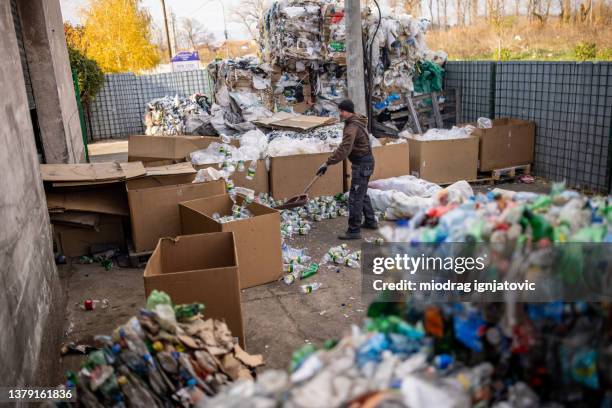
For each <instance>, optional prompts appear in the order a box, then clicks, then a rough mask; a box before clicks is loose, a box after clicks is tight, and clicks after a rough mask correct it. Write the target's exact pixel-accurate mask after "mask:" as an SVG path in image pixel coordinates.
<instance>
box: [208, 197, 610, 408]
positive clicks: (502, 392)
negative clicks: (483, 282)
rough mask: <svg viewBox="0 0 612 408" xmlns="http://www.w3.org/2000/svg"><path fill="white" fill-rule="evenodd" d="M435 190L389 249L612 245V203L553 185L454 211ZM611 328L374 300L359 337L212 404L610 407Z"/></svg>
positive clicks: (539, 313) (522, 311) (506, 306)
mask: <svg viewBox="0 0 612 408" xmlns="http://www.w3.org/2000/svg"><path fill="white" fill-rule="evenodd" d="M420 187H421V189H422V191H426V190H427V189H428V186H426V185H422V186H420ZM430 190H431V191H430V192H431V194H432V195H437V196H438V200H437V201H435V202H432V203H430V205H429V206H427V207H425V208H423V209H422V211H420V212H418V213H417V214H415V215H414V216H413V217H412V218H411V219H410V220H408V221H407V222H406V221H402V222H401V223H400V224H399V225H398V226H396V227H388V228H387V227H383V228H382V229H381V232H383V235H386V238H387V239H388V240H389V241H391V242H394V241H400V242H402V241H403V242H474V241H476V242H478V241H484V242H498V243H502V242H511V241H517V240H518V241H531V242H533V243H535V244H536V247H538V248H542V247H545V246H546V245H550V244H551V243H563V242H603V243H612V230H611V229H610V226H611V225H612V197H586V196H584V195H581V194H579V193H577V192H574V191H567V190H564V188H563V186H561V185H555V186H553V189H552V191H551V193H550V194H536V193H526V192H518V193H515V192H509V191H505V190H494V191H492V192H490V193H488V194H478V195H476V196H474V195H472V196H470V197H468V198H465V199H456V200H455V201H454V202H450V201H447V200H445V199H444V195H445V194H446V193H445V190H444V189H433V188H430ZM532 272H534V271H532ZM610 327H612V308H611V306H610V304H609V303H597V302H585V301H582V302H563V301H555V302H548V303H516V302H513V301H512V300H508V301H506V302H497V303H492V302H488V303H451V302H446V303H445V302H438V303H424V302H417V301H414V300H410V299H409V298H406V301H405V302H403V303H376V302H375V303H372V304H371V305H370V308H369V310H368V318H367V319H366V320H365V321H364V324H363V328H362V329H358V328H357V327H353V328H352V330H351V332H350V334H348V335H346V336H344V337H343V338H341V339H340V340H339V341H336V340H330V341H328V342H326V343H325V344H324V345H323V346H322V347H321V348H319V349H317V348H316V347H315V346H314V345H312V344H309V345H306V346H304V347H303V348H301V349H299V350H297V351H296V352H295V353H294V355H293V358H292V362H291V367H290V370H289V372H288V373H287V372H284V371H273V370H271V371H265V372H263V373H260V375H259V376H258V379H257V381H255V382H253V381H240V382H239V383H237V384H234V385H233V386H232V387H230V388H229V389H228V390H226V391H224V392H222V393H220V394H218V395H217V396H215V397H214V398H213V399H212V400H211V401H209V405H210V406H213V407H221V406H223V407H238V406H244V404H245V401H247V402H246V404H247V406H256V405H253V404H255V401H256V402H257V404H260V405H257V406H275V405H289V406H296V407H302V406H304V407H305V406H326V407H340V406H377V407H380V406H393V407H422V406H432V407H433V406H436V407H437V406H444V407H457V408H460V407H485V406H492V407H495V408H510V407H562V406H584V407H587V406H597V407H600V406H607V405H608V404H610V402H611V401H612V392H611V391H610V390H611V389H612V364H611V363H612V331H611V330H610ZM251 403H252V404H251ZM249 404H251V405H249Z"/></svg>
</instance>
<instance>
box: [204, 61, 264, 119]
mask: <svg viewBox="0 0 612 408" xmlns="http://www.w3.org/2000/svg"><path fill="white" fill-rule="evenodd" d="M208 74H209V75H210V78H211V79H212V81H213V84H214V88H215V90H216V93H219V92H223V91H222V90H223V89H224V88H225V89H227V91H228V92H229V93H233V92H239V93H250V94H254V95H256V97H257V100H258V101H259V103H260V104H261V105H262V106H264V107H265V108H267V109H271V108H272V86H271V69H270V66H269V65H268V64H261V63H260V62H259V60H258V59H257V58H255V57H245V58H237V59H234V60H220V61H215V62H212V63H210V64H209V65H208Z"/></svg>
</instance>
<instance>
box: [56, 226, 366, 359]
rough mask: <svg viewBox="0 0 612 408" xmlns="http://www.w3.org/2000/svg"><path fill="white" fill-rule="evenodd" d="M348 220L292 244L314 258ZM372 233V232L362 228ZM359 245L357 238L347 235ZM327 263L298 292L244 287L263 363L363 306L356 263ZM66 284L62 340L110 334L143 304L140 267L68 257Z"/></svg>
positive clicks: (337, 330) (314, 338) (247, 316)
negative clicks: (100, 303) (308, 287)
mask: <svg viewBox="0 0 612 408" xmlns="http://www.w3.org/2000/svg"><path fill="white" fill-rule="evenodd" d="M345 227H346V218H338V219H335V220H327V221H323V222H320V223H315V224H314V227H313V230H312V231H311V233H310V234H309V235H308V236H302V237H297V238H294V239H292V240H291V241H290V245H292V246H294V247H297V248H303V247H307V248H308V249H309V253H310V254H311V256H312V257H313V261H314V262H318V261H319V260H320V259H321V258H322V257H323V255H324V254H325V252H326V251H327V250H328V249H329V248H330V247H331V246H334V245H338V244H339V241H338V240H337V239H336V235H337V234H338V233H339V232H341V231H342V230H343V229H344V228H345ZM364 236H365V237H368V238H373V237H375V236H376V234H375V233H373V232H370V233H365V234H364ZM350 245H351V247H352V248H354V249H359V245H360V243H359V242H351V243H350ZM336 269H337V268H335V267H334V268H328V267H327V265H322V266H321V268H320V271H319V274H318V275H317V276H315V277H312V278H310V279H309V280H308V281H312V282H320V283H322V287H321V289H319V290H318V291H316V292H313V293H310V294H304V293H301V292H300V287H299V284H298V283H297V282H296V283H294V284H293V285H290V286H288V285H286V284H285V283H283V282H282V281H281V282H276V283H271V284H268V285H262V286H259V287H255V288H251V289H246V290H243V291H242V312H243V317H244V321H245V326H246V340H247V348H248V350H249V352H252V353H261V354H263V355H264V356H265V359H266V361H267V366H268V367H274V368H285V367H286V365H287V364H288V362H289V358H290V355H291V352H292V351H293V350H295V349H296V348H298V347H300V346H302V345H303V344H305V343H306V342H313V343H315V344H321V343H322V342H323V341H325V340H327V339H329V338H333V337H339V336H341V335H342V333H343V332H344V331H345V330H347V329H349V328H350V324H351V323H358V322H359V321H360V320H361V319H362V318H363V316H364V313H365V310H366V306H365V305H364V304H362V303H360V301H359V299H360V290H361V287H360V270H359V269H350V268H348V267H342V268H340V272H339V273H338V272H336ZM61 270H62V275H63V276H64V282H65V286H66V291H67V313H66V335H65V340H64V341H65V342H71V341H72V342H76V343H85V344H92V342H93V336H95V335H97V334H110V333H111V331H112V330H113V329H114V328H115V327H116V326H117V325H119V324H121V323H123V322H125V321H127V320H128V319H129V317H130V316H132V315H133V314H135V313H137V311H138V309H139V308H140V307H142V306H144V303H145V297H144V289H143V281H142V272H143V270H142V269H130V268H115V269H112V270H110V271H105V270H104V268H102V267H100V266H97V265H79V264H73V265H71V266H68V265H65V266H62V267H61ZM84 299H97V300H102V299H108V300H109V302H110V306H109V307H108V308H106V309H102V308H96V309H95V310H93V311H85V310H82V309H81V308H80V304H81V303H82V301H83V300H84ZM80 360H81V356H74V355H72V356H68V357H65V358H64V359H63V369H64V371H65V370H66V369H76V368H78V365H79V363H80Z"/></svg>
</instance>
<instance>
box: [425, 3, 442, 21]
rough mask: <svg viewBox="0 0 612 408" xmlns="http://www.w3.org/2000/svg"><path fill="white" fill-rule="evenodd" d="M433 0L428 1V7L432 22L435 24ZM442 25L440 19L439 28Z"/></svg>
mask: <svg viewBox="0 0 612 408" xmlns="http://www.w3.org/2000/svg"><path fill="white" fill-rule="evenodd" d="M433 4H434V2H433V0H427V6H428V7H429V15H430V16H431V22H432V23H433V22H434V20H435V18H434V11H433ZM439 25H440V19H438V26H439Z"/></svg>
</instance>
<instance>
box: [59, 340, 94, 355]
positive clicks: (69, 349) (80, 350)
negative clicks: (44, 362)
mask: <svg viewBox="0 0 612 408" xmlns="http://www.w3.org/2000/svg"><path fill="white" fill-rule="evenodd" d="M95 350H98V348H97V347H94V346H90V345H89V344H77V343H74V342H71V343H67V344H62V347H61V348H60V354H61V355H62V356H65V355H67V354H89V353H90V352H92V351H95Z"/></svg>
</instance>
